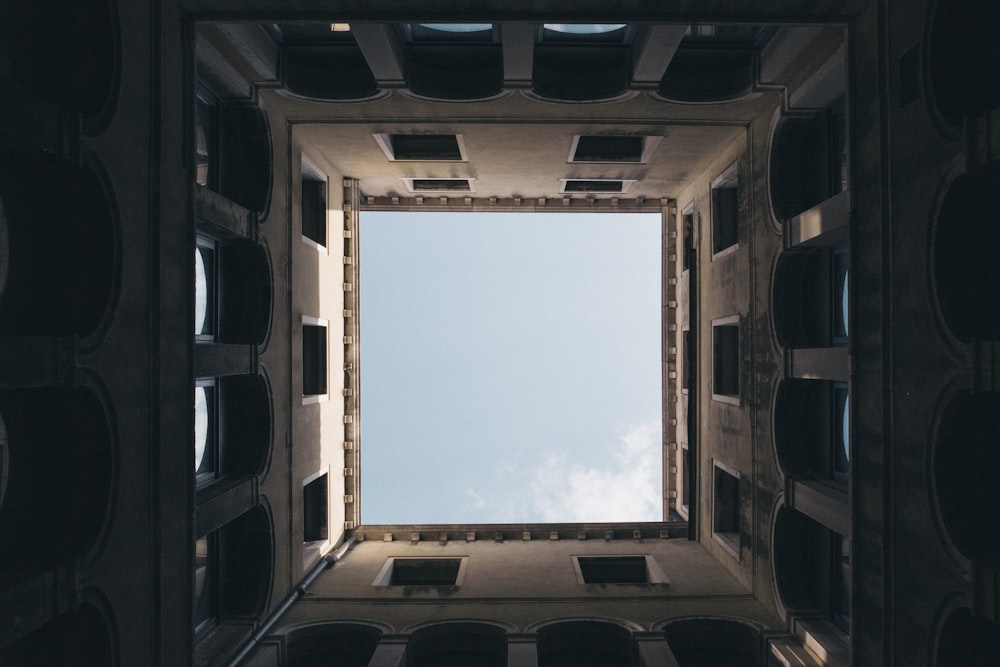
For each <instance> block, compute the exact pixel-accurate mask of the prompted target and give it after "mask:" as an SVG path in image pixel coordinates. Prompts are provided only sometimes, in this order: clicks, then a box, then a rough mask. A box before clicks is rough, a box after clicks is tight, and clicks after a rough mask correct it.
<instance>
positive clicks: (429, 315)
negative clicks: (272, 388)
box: [359, 212, 661, 524]
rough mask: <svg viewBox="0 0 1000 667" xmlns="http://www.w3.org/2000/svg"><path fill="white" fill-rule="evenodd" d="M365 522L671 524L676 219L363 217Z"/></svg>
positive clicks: (500, 215) (521, 215)
mask: <svg viewBox="0 0 1000 667" xmlns="http://www.w3.org/2000/svg"><path fill="white" fill-rule="evenodd" d="M359 242H360V252H361V256H360V268H361V284H360V290H361V291H360V296H361V396H362V403H361V427H362V428H361V432H362V435H361V438H362V439H361V447H362V449H361V453H362V479H361V482H362V485H361V489H362V491H361V493H362V498H361V501H362V502H361V511H362V521H363V522H364V523H369V524H377V523H481V522H534V521H545V522H550V521H617V520H633V521H635V520H659V519H660V518H661V516H660V515H661V501H660V494H661V486H660V484H661V479H660V477H661V468H660V438H661V436H660V432H661V431H660V428H661V427H660V415H661V403H660V384H661V378H660V348H659V345H660V342H659V341H660V243H661V238H660V217H659V215H649V214H632V215H624V214H593V213H591V214H570V213H538V214H533V213H513V214H504V213H476V214H463V213H381V212H366V213H363V214H362V216H361V229H360V239H359Z"/></svg>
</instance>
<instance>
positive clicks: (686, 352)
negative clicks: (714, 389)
mask: <svg viewBox="0 0 1000 667" xmlns="http://www.w3.org/2000/svg"><path fill="white" fill-rule="evenodd" d="M681 346H682V347H683V349H682V350H681V355H682V362H681V389H682V390H683V391H690V390H691V376H692V375H693V374H694V368H693V366H692V363H693V360H692V359H691V330H690V329H686V330H685V331H684V336H683V337H682V339H681Z"/></svg>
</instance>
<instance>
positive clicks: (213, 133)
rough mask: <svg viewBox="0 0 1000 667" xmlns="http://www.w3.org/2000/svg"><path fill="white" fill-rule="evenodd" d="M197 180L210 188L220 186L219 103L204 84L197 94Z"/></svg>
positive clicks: (195, 121) (195, 118)
mask: <svg viewBox="0 0 1000 667" xmlns="http://www.w3.org/2000/svg"><path fill="white" fill-rule="evenodd" d="M195 104H196V107H195V115H194V131H195V181H196V182H197V183H198V184H199V185H204V186H206V187H208V188H212V189H216V188H218V180H219V179H218V141H217V136H218V133H217V128H218V125H219V121H218V113H219V110H218V103H217V101H216V99H215V95H213V94H212V93H210V92H209V91H208V90H207V89H206V88H204V87H203V86H198V92H197V93H196V94H195Z"/></svg>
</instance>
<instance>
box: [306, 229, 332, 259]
mask: <svg viewBox="0 0 1000 667" xmlns="http://www.w3.org/2000/svg"><path fill="white" fill-rule="evenodd" d="M300 238H301V239H302V242H303V243H305V244H306V245H307V246H312V247H313V248H315V249H316V251H317V252H319V253H320V254H323V255H329V254H330V250H329V248H327V247H326V246H325V245H322V244H320V243H316V242H315V241H313V240H312V239H311V238H309V237H308V236H306V235H305V234H302V235H301V236H300Z"/></svg>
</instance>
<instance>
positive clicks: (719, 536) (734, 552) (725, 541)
mask: <svg viewBox="0 0 1000 667" xmlns="http://www.w3.org/2000/svg"><path fill="white" fill-rule="evenodd" d="M712 539H713V540H715V541H716V542H717V543H718V544H719V545H720V546H721V547H722V548H723V549H725V550H726V551H727V552H728V553H729V555H730V556H732V557H733V558H735V559H736V560H739V559H740V550H739V543H740V536H739V533H716V532H714V531H713V532H712ZM733 542H735V543H736V544H735V545H734V544H733Z"/></svg>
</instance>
